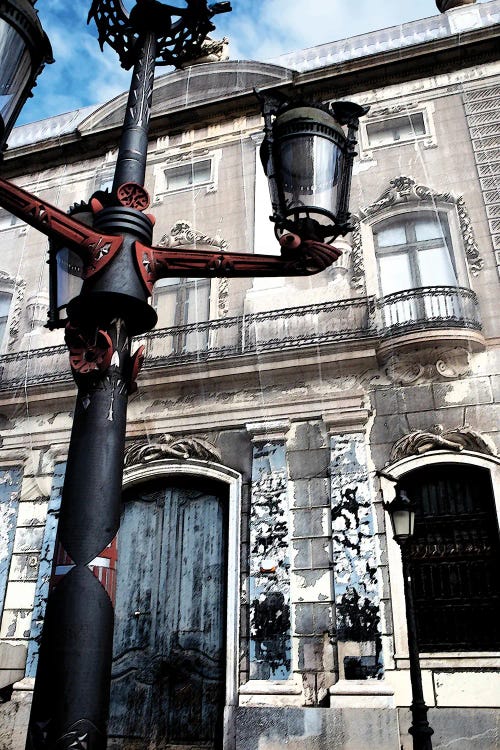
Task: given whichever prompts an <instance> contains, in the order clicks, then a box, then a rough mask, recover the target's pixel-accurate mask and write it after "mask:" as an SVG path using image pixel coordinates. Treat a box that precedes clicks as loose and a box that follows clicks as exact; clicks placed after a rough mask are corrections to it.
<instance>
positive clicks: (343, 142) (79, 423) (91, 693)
mask: <svg viewBox="0 0 500 750" xmlns="http://www.w3.org/2000/svg"><path fill="white" fill-rule="evenodd" d="M0 2H1V0H0ZM185 4H186V7H185V8H181V7H178V5H177V6H175V7H174V6H173V5H167V4H163V3H161V2H159V1H158V0H137V4H136V5H135V6H134V7H133V8H132V10H131V11H130V14H127V12H126V11H125V9H124V7H123V5H122V4H121V1H120V0H93V2H92V5H91V8H90V13H89V20H90V19H94V20H95V22H96V24H97V27H98V31H99V41H100V43H101V46H102V45H103V44H104V43H105V42H106V43H108V44H109V45H110V46H111V47H113V49H115V51H116V52H117V53H118V55H119V58H120V60H121V63H122V66H123V67H125V68H127V69H128V68H131V67H133V74H132V80H131V85H130V91H129V97H128V102H127V107H126V113H125V119H124V123H123V128H122V134H121V138H120V145H119V150H118V157H117V162H116V168H115V174H114V179H113V186H112V189H111V191H110V192H106V191H97V192H96V193H94V195H93V196H91V198H90V199H89V202H88V204H80V205H79V206H77V207H76V208H75V210H74V211H73V213H72V214H71V215H69V214H67V213H65V212H63V211H61V210H60V209H58V208H56V207H55V206H52V205H50V204H49V203H46V202H45V201H42V200H40V199H39V198H37V197H36V196H34V195H32V194H30V193H28V192H27V191H25V190H23V189H22V188H20V187H18V186H16V185H13V184H12V183H10V182H8V181H7V180H3V179H1V178H0V205H1V206H3V207H4V208H6V209H8V210H9V211H11V212H12V213H13V214H14V215H16V216H18V217H19V218H21V219H23V220H24V221H25V222H26V223H28V224H30V225H31V226H33V227H35V228H36V229H38V230H39V231H41V232H42V233H43V234H45V235H47V236H48V237H49V240H50V250H49V279H50V291H49V296H50V302H51V304H50V312H49V321H48V327H49V328H58V327H61V326H65V328H66V335H65V338H66V343H67V345H68V348H69V352H70V364H71V368H72V373H73V376H74V379H75V381H76V384H77V386H78V394H77V399H76V407H75V413H74V419H73V428H72V432H71V439H70V444H69V452H68V460H67V466H66V474H65V480H64V487H63V492H62V499H61V508H60V515H59V526H58V545H59V547H60V548H62V549H61V553H63V554H64V556H65V559H66V560H69V563H68V564H67V565H66V566H65V567H66V570H67V572H65V574H64V575H63V576H62V577H60V578H59V579H58V582H57V585H55V586H54V587H53V588H52V590H51V591H50V593H49V596H48V600H47V606H46V613H45V621H44V627H43V633H42V639H41V643H40V652H39V662H38V670H37V678H36V682H35V690H34V695H33V703H32V709H31V717H30V725H29V730H28V739H27V749H28V750H42V749H43V750H49V749H50V750H54V749H55V748H56V747H57V750H66V749H69V748H85V750H104V748H105V747H106V720H107V715H108V708H109V688H110V677H111V658H112V642H113V617H114V613H113V605H112V600H113V595H114V591H113V590H112V589H111V585H112V584H109V583H108V584H106V585H107V588H106V587H105V585H104V584H101V582H100V572H99V571H100V568H99V566H100V565H103V563H102V560H103V558H106V556H107V555H108V554H109V549H108V548H109V547H110V546H111V545H112V544H113V541H114V539H115V536H116V533H117V531H118V527H119V522H120V511H121V493H122V474H123V455H124V448H125V430H126V413H127V402H128V395H129V394H130V393H133V391H134V389H135V382H134V381H135V377H136V375H137V373H138V370H139V368H140V364H141V361H142V349H143V347H139V349H138V350H137V351H135V352H134V353H132V351H131V347H132V340H131V339H132V337H133V336H135V335H137V334H141V333H145V332H147V331H149V330H151V329H152V328H153V327H154V325H155V323H156V320H157V317H156V313H155V311H154V309H153V308H152V307H151V306H150V305H149V304H148V299H149V297H150V296H151V293H152V289H153V285H154V284H155V282H156V281H158V280H159V279H161V278H168V277H201V278H203V277H204V278H214V277H255V276H297V275H300V276H305V275H310V274H313V273H318V272H320V271H322V270H324V269H325V268H327V267H328V266H329V265H330V264H331V263H333V262H334V261H335V260H336V259H337V258H338V257H339V255H340V251H339V250H337V249H336V248H335V247H334V246H332V245H331V244H330V242H331V241H332V239H334V238H335V237H336V236H338V235H339V234H345V233H346V232H347V231H348V230H349V224H348V214H347V204H348V197H349V185H350V179H351V171H352V161H353V157H354V144H355V131H356V129H357V121H358V118H359V116H360V114H362V113H363V112H364V111H365V110H364V109H363V108H361V107H357V105H351V104H346V103H337V104H335V105H333V106H332V108H331V113H328V112H327V111H324V112H323V110H322V109H321V106H320V105H316V104H311V105H308V107H307V108H306V113H305V114H306V116H303V114H301V115H300V117H299V118H297V117H296V112H295V110H294V109H293V108H288V109H286V108H285V110H283V111H281V112H280V116H279V117H277V118H276V123H271V121H270V120H269V118H267V119H266V136H267V139H268V140H267V143H268V144H269V143H270V142H271V141H272V138H271V141H270V140H269V138H270V137H271V134H272V132H273V127H274V126H275V131H274V132H275V135H276V137H275V142H276V143H277V144H280V143H283V144H285V143H287V144H288V146H289V147H291V148H292V155H293V158H294V159H296V160H297V165H298V167H299V170H298V179H299V181H300V180H301V181H302V183H304V184H305V185H307V186H309V187H308V188H307V189H306V191H304V190H302V192H301V193H300V195H302V197H300V195H299V192H300V190H299V188H300V186H299V184H298V183H297V182H296V180H295V176H294V178H293V180H292V178H291V170H293V164H292V161H291V160H290V154H289V153H288V152H287V148H288V146H286V145H283V148H282V149H281V150H280V152H279V153H278V154H277V156H276V164H275V166H273V167H272V169H271V168H270V166H269V162H267V163H268V169H267V170H266V172H267V174H268V176H269V178H270V181H271V182H272V181H273V180H275V184H276V185H277V186H280V187H279V188H278V192H280V195H281V197H282V198H284V200H285V202H286V201H288V200H289V198H288V195H289V194H293V195H294V196H295V197H296V201H295V203H294V205H293V210H292V211H291V212H290V211H287V210H285V209H284V208H283V206H282V207H281V209H280V208H279V207H278V209H276V215H275V217H273V220H274V221H275V223H276V226H277V227H278V230H279V233H278V236H279V237H280V238H281V239H280V243H281V254H280V255H279V256H276V255H259V254H250V253H245V252H243V253H241V252H240V253H235V252H223V251H221V250H214V249H212V250H198V249H196V248H189V247H183V248H182V250H179V249H175V248H163V247H155V246H154V245H152V244H151V243H152V237H153V225H154V218H153V217H152V216H151V215H149V214H148V213H145V212H146V211H147V208H148V206H149V196H148V194H147V192H146V190H145V189H144V187H143V185H144V176H145V171H146V157H147V146H148V131H149V120H150V114H151V103H152V95H153V80H154V69H155V65H166V64H168V65H175V66H177V67H182V65H184V64H185V63H186V60H188V61H192V60H193V59H195V58H196V57H199V56H203V41H204V39H205V38H206V35H207V34H208V33H209V32H210V31H212V30H213V29H214V25H213V24H212V22H211V18H212V17H213V16H214V15H216V14H217V13H224V12H227V11H229V10H231V7H230V4H229V3H227V2H218V3H215V4H213V5H207V0H185ZM320 112H321V114H319V113H320ZM280 117H281V119H280ZM309 120H313V121H314V123H316V124H314V125H311V127H310V128H309V125H308V123H309ZM297 125H299V129H297ZM307 128H309V129H307ZM302 148H304V149H306V150H307V156H305V157H302V156H301V149H302ZM272 150H273V149H272V148H271V151H270V154H271V156H272ZM319 152H321V153H325V152H326V153H327V156H328V159H327V161H326V162H325V163H324V164H322V163H320V161H318V159H317V154H318V153H319ZM294 180H295V181H294ZM302 183H301V184H302ZM313 183H314V185H315V186H319V188H320V189H319V188H318V189H316V188H315V189H314V190H313V192H312V193H311V192H310V186H311V185H312V184H313ZM274 189H275V188H274V187H273V186H272V187H271V192H272V193H273V190H274ZM308 191H309V192H308ZM306 193H307V201H304V198H305V195H306ZM316 200H319V204H318V205H317V204H316ZM300 201H302V202H306V208H305V209H304V210H302V208H301V203H300ZM280 211H281V212H280ZM318 217H319V218H318ZM325 218H326V223H325V221H324V219H325ZM325 240H329V242H325ZM104 578H106V581H108V582H109V581H111V580H113V578H112V577H108V576H106V577H104V576H102V579H104Z"/></svg>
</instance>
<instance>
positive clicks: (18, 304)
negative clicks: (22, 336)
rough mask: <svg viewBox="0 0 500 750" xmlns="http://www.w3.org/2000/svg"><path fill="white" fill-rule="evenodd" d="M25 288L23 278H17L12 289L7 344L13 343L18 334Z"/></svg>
mask: <svg viewBox="0 0 500 750" xmlns="http://www.w3.org/2000/svg"><path fill="white" fill-rule="evenodd" d="M25 290H26V282H25V281H24V279H18V280H17V281H16V282H15V286H14V288H13V291H12V311H11V314H10V318H9V346H12V345H13V344H14V343H15V341H16V339H17V336H18V334H19V324H20V322H21V313H22V311H23V300H24V292H25Z"/></svg>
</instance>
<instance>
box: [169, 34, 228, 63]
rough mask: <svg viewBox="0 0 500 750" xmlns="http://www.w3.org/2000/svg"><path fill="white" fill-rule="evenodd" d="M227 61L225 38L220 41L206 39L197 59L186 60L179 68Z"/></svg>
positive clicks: (226, 40)
mask: <svg viewBox="0 0 500 750" xmlns="http://www.w3.org/2000/svg"><path fill="white" fill-rule="evenodd" d="M224 60H229V39H228V37H227V36H224V37H222V39H211V38H210V37H207V38H206V39H205V41H204V42H203V43H202V45H201V49H200V53H199V55H198V56H197V57H193V58H192V59H191V60H187V61H186V62H184V63H182V65H181V66H180V67H181V69H184V68H188V67H189V66H190V65H201V63H209V62H222V61H224Z"/></svg>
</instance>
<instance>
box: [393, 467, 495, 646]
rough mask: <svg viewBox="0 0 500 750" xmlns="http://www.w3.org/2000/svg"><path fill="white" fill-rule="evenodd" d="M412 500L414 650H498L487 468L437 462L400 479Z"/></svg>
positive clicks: (410, 547) (492, 510) (491, 504)
mask: <svg viewBox="0 0 500 750" xmlns="http://www.w3.org/2000/svg"><path fill="white" fill-rule="evenodd" d="M402 484H403V486H404V487H405V489H406V491H407V492H408V494H409V495H410V497H412V499H413V500H414V502H415V503H416V520H415V535H414V537H413V538H412V540H411V541H410V543H409V545H408V547H407V551H406V554H408V555H409V562H410V565H411V585H412V589H413V596H414V601H415V611H416V619H417V631H418V641H419V647H420V650H421V651H429V652H432V651H492V650H494V651H498V650H499V649H500V629H499V627H498V622H499V620H500V577H499V575H498V571H499V570H500V540H499V534H498V520H497V516H496V512H495V504H494V499H493V490H492V484H491V477H490V473H489V471H488V470H487V469H484V468H481V467H478V466H466V465H457V464H456V463H455V464H438V465H433V466H429V467H425V468H421V469H416V470H414V471H412V472H410V473H408V474H406V475H405V477H404V480H403V482H402Z"/></svg>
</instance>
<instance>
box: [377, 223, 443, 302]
mask: <svg viewBox="0 0 500 750" xmlns="http://www.w3.org/2000/svg"><path fill="white" fill-rule="evenodd" d="M373 236H374V240H375V250H376V254H377V263H378V269H379V281H380V289H381V292H382V295H384V296H385V295H387V294H392V293H394V292H401V291H403V290H405V289H417V288H420V287H429V286H456V284H457V277H456V272H455V267H454V260H453V256H452V252H451V239H450V231H449V226H448V220H447V218H446V214H445V213H444V212H439V213H435V212H432V211H421V212H419V213H410V214H399V215H398V216H392V217H390V218H389V219H386V220H385V221H381V222H379V223H378V224H376V225H375V226H374V228H373Z"/></svg>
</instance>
